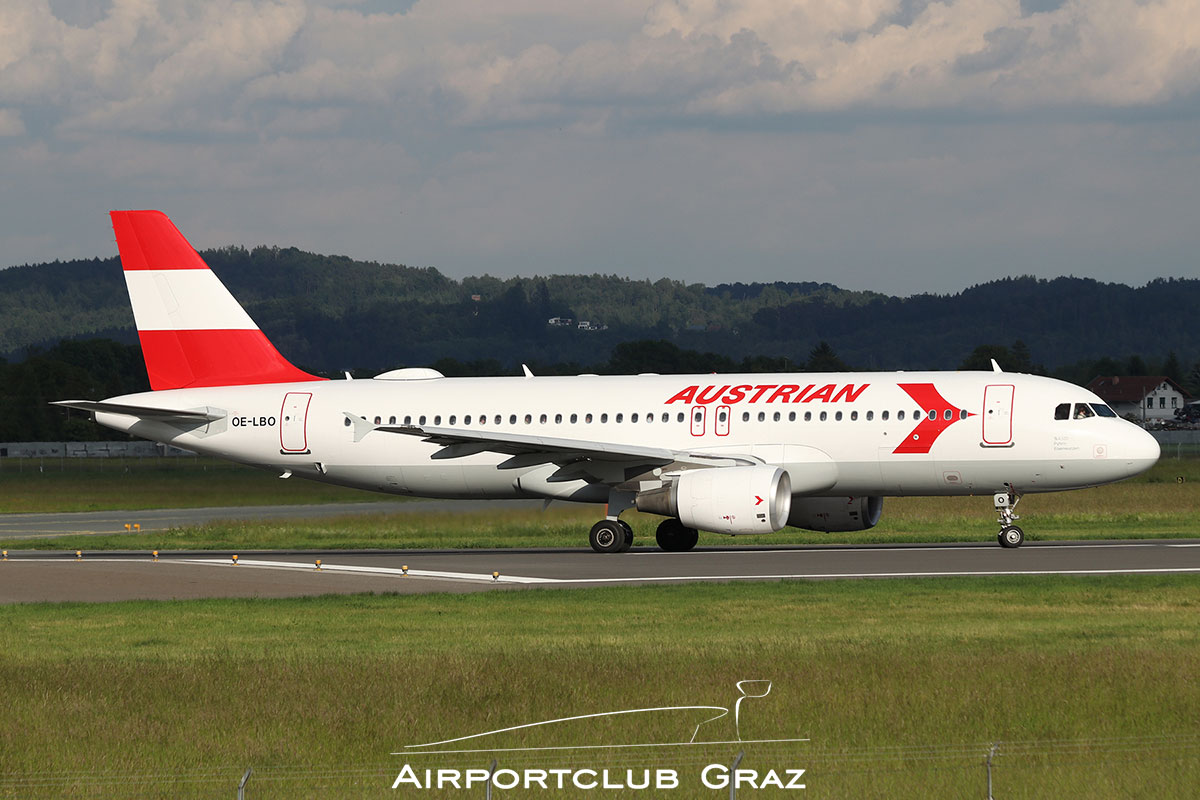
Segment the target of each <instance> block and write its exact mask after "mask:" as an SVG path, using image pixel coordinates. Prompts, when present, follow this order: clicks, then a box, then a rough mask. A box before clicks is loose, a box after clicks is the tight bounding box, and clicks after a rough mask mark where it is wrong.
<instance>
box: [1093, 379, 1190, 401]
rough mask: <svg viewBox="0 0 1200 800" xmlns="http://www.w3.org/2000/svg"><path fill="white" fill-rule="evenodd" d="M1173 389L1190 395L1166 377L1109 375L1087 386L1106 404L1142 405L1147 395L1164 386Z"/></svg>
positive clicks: (1184, 394) (1187, 395) (1094, 380)
mask: <svg viewBox="0 0 1200 800" xmlns="http://www.w3.org/2000/svg"><path fill="white" fill-rule="evenodd" d="M1164 383H1165V384H1166V385H1167V386H1169V387H1171V388H1172V389H1174V390H1175V391H1177V392H1179V393H1180V394H1181V395H1183V396H1184V397H1189V396H1190V395H1189V394H1188V393H1187V392H1186V391H1184V389H1183V387H1182V386H1180V385H1179V384H1178V383H1176V382H1175V381H1173V380H1171V379H1170V378H1168V377H1167V376H1166V375H1109V376H1101V377H1099V378H1092V382H1091V383H1089V384H1088V385H1087V388H1088V391H1090V392H1095V393H1096V394H1098V395H1099V396H1100V398H1101V399H1102V400H1104V402H1106V403H1109V404H1112V403H1135V404H1137V405H1141V403H1142V401H1143V400H1145V399H1146V395H1148V394H1150V393H1151V392H1153V391H1156V390H1158V389H1160V388H1162V385H1163V384H1164Z"/></svg>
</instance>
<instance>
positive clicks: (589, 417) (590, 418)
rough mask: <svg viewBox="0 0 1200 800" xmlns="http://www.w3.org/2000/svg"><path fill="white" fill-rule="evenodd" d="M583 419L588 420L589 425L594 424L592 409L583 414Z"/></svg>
mask: <svg viewBox="0 0 1200 800" xmlns="http://www.w3.org/2000/svg"><path fill="white" fill-rule="evenodd" d="M583 421H584V422H586V423H587V424H588V425H591V424H592V413H591V412H590V411H589V412H588V413H586V414H584V415H583Z"/></svg>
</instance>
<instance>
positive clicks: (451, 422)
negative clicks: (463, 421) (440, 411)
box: [450, 414, 458, 425]
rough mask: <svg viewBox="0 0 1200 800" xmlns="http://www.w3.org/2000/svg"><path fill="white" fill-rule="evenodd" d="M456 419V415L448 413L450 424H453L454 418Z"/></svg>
mask: <svg viewBox="0 0 1200 800" xmlns="http://www.w3.org/2000/svg"><path fill="white" fill-rule="evenodd" d="M456 419H458V417H456V416H454V415H453V414H451V415H450V424H451V425H453V424H454V420H456Z"/></svg>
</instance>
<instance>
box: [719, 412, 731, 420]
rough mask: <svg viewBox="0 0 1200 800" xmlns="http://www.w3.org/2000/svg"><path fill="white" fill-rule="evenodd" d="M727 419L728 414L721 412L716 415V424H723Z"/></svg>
mask: <svg viewBox="0 0 1200 800" xmlns="http://www.w3.org/2000/svg"><path fill="white" fill-rule="evenodd" d="M727 419H729V414H727V413H726V412H724V411H722V412H721V413H719V414H717V422H724V421H725V420H727Z"/></svg>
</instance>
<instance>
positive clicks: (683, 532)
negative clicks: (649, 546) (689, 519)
mask: <svg viewBox="0 0 1200 800" xmlns="http://www.w3.org/2000/svg"><path fill="white" fill-rule="evenodd" d="M654 538H655V540H656V541H657V542H658V546H659V547H661V548H662V549H663V550H664V551H666V552H668V553H685V552H687V551H688V550H691V549H692V548H693V547H695V546H696V542H697V541H699V540H700V534H699V533H698V532H697V531H696V529H695V528H689V527H687V526H686V525H684V524H683V523H682V522H680V521H679V520H677V519H675V518H674V517H672V518H671V519H664V520H663V521H662V522H660V523H659V524H658V530H657V531H656V532H655V534H654Z"/></svg>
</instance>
